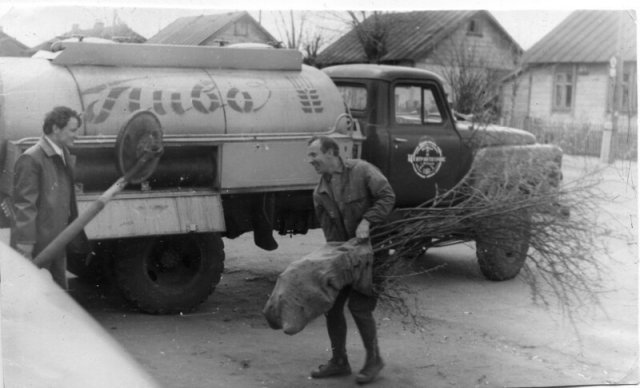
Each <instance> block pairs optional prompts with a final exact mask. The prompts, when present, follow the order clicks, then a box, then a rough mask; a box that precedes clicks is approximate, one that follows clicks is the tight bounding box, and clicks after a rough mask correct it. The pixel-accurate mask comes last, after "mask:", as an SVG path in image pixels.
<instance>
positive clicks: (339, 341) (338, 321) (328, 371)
mask: <svg viewBox="0 0 640 388" xmlns="http://www.w3.org/2000/svg"><path fill="white" fill-rule="evenodd" d="M347 296H348V291H341V292H340V294H338V297H337V298H336V302H335V304H334V306H333V307H332V308H331V310H329V311H328V312H327V314H326V319H327V332H328V333H329V340H330V341H331V353H332V357H331V360H329V362H328V363H326V364H324V365H320V367H319V368H318V369H316V370H314V371H312V372H311V377H312V378H314V379H322V378H325V377H337V376H348V375H350V374H351V366H350V365H349V360H348V359H347V348H346V344H347V321H346V319H345V317H344V313H343V310H344V303H345V301H346V299H347Z"/></svg>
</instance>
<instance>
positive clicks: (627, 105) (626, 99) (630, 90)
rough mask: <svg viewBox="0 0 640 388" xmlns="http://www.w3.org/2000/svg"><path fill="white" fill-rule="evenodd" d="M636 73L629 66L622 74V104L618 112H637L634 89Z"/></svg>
mask: <svg viewBox="0 0 640 388" xmlns="http://www.w3.org/2000/svg"><path fill="white" fill-rule="evenodd" d="M636 85H637V82H636V71H635V67H633V66H631V67H628V68H626V69H624V72H623V73H622V103H621V106H620V111H621V112H623V113H629V112H631V113H637V112H638V88H637V87H636Z"/></svg>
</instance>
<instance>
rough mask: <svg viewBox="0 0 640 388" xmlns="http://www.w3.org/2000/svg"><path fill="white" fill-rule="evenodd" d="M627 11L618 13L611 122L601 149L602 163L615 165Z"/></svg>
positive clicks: (612, 76) (606, 128) (613, 63)
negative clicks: (624, 24) (624, 28)
mask: <svg viewBox="0 0 640 388" xmlns="http://www.w3.org/2000/svg"><path fill="white" fill-rule="evenodd" d="M624 17H625V11H618V26H617V27H618V29H617V35H616V53H615V56H613V57H611V60H610V61H609V76H610V77H611V78H612V80H613V88H612V89H613V90H612V93H611V97H610V100H609V101H610V104H611V105H610V106H611V120H610V121H608V122H607V123H605V127H604V131H603V133H602V146H601V148H600V161H602V162H605V163H609V164H611V163H613V162H614V161H615V151H616V138H617V136H618V120H619V116H620V110H621V109H622V76H623V71H624V58H622V44H623V39H624V36H623V32H624V31H623V28H622V26H623V23H624V19H623V18H624Z"/></svg>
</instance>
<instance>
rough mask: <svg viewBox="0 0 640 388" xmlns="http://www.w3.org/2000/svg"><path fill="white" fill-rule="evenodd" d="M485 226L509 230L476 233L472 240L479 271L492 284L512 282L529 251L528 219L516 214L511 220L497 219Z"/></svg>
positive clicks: (525, 216)
mask: <svg viewBox="0 0 640 388" xmlns="http://www.w3.org/2000/svg"><path fill="white" fill-rule="evenodd" d="M511 221H513V222H511ZM489 222H490V223H491V224H493V225H512V227H511V228H505V229H501V230H499V231H494V232H492V233H486V232H485V233H480V234H479V235H478V236H477V237H476V257H477V258H478V265H479V266H480V271H481V272H482V274H483V275H484V277H485V278H487V279H488V280H492V281H503V280H509V279H513V278H515V277H516V276H518V274H519V273H520V270H521V269H522V266H523V265H524V262H525V260H526V258H527V252H528V251H529V239H530V230H529V227H530V225H529V217H528V216H527V215H523V214H520V215H518V216H516V218H515V219H514V220H509V219H505V218H500V219H499V220H497V219H496V220H491V221H489Z"/></svg>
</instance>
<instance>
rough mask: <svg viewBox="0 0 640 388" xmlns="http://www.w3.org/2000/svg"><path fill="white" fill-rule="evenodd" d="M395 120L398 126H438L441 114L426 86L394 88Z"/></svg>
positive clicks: (432, 93)
mask: <svg viewBox="0 0 640 388" xmlns="http://www.w3.org/2000/svg"><path fill="white" fill-rule="evenodd" d="M394 96H395V120H396V123H398V124H413V125H416V124H417V125H420V124H439V123H442V114H441V113H440V109H439V108H438V105H437V104H436V98H435V96H434V92H433V90H432V89H431V88H429V87H426V86H405V85H401V86H396V87H395V89H394Z"/></svg>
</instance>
